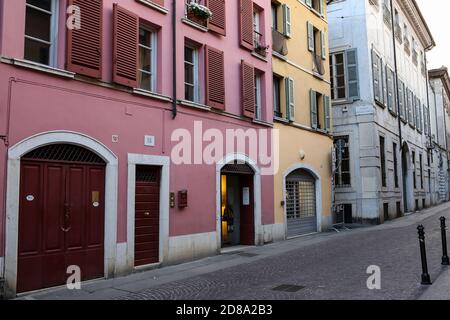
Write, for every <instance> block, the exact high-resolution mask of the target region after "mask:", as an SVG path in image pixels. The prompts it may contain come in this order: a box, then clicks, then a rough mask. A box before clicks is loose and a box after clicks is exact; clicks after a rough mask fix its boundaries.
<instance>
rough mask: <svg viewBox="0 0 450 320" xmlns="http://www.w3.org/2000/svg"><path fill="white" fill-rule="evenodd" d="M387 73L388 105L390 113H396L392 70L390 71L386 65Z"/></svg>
mask: <svg viewBox="0 0 450 320" xmlns="http://www.w3.org/2000/svg"><path fill="white" fill-rule="evenodd" d="M385 70H386V71H385V72H386V87H387V105H388V110H389V111H390V112H394V104H393V97H394V96H393V94H394V92H393V90H392V84H393V79H392V74H391V70H390V69H389V67H388V66H387V65H386V67H385Z"/></svg>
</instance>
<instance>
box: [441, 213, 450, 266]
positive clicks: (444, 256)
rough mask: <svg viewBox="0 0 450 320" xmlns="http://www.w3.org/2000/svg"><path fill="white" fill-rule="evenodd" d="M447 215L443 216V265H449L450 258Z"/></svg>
mask: <svg viewBox="0 0 450 320" xmlns="http://www.w3.org/2000/svg"><path fill="white" fill-rule="evenodd" d="M445 220H446V219H445V217H441V236H442V265H443V266H449V265H450V259H449V257H448V253H447V228H446V226H445Z"/></svg>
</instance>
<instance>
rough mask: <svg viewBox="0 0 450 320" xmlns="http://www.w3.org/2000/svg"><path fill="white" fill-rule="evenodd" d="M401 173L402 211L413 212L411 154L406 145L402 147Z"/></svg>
mask: <svg viewBox="0 0 450 320" xmlns="http://www.w3.org/2000/svg"><path fill="white" fill-rule="evenodd" d="M402 173H403V202H404V211H405V213H406V212H412V211H414V208H415V204H414V177H413V174H414V169H413V166H412V161H411V153H410V149H409V146H408V144H407V143H406V142H405V143H403V147H402Z"/></svg>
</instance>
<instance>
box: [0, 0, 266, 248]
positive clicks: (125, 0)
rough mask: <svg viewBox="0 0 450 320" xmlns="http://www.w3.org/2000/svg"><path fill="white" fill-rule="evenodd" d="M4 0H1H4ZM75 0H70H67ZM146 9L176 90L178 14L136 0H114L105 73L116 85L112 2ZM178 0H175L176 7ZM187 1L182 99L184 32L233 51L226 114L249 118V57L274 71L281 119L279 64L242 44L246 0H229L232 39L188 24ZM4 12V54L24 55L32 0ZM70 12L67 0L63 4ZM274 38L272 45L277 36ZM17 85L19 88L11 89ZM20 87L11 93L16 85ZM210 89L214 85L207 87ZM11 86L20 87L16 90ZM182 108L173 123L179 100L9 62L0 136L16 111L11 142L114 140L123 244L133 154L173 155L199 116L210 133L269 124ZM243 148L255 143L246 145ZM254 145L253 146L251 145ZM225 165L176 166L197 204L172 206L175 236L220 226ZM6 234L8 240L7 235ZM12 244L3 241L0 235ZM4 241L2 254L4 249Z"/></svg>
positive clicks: (177, 184)
mask: <svg viewBox="0 0 450 320" xmlns="http://www.w3.org/2000/svg"><path fill="white" fill-rule="evenodd" d="M0 1H1V0H0ZM64 1H65V0H63V1H61V4H63V2H64ZM116 2H117V3H119V4H120V5H122V6H123V7H125V8H127V9H128V10H131V11H133V12H135V13H138V14H139V15H140V16H141V17H142V19H144V20H147V21H150V22H152V23H153V24H155V25H158V26H160V27H161V31H160V33H159V61H158V65H159V67H158V68H159V75H160V80H159V83H158V92H159V93H161V94H164V95H168V96H170V95H171V94H172V79H171V74H172V65H171V62H172V57H171V54H172V42H171V14H170V12H169V14H162V13H160V12H157V11H155V10H152V9H150V8H148V7H146V6H143V5H142V4H139V3H138V2H136V1H130V0H114V1H113V0H104V8H105V12H104V35H103V45H104V48H103V50H104V51H103V52H104V62H103V75H102V81H103V82H107V83H109V82H110V81H111V78H112V75H111V73H112V50H111V49H110V48H112V7H113V3H116ZM170 2H171V1H166V3H167V4H166V6H167V8H168V9H170V8H169V5H170ZM255 2H256V3H257V4H258V5H259V6H261V7H264V8H265V9H266V10H265V17H264V19H265V20H266V23H265V33H266V35H267V40H270V38H271V37H270V35H271V33H270V32H271V31H270V27H269V26H270V23H268V22H269V21H270V20H269V19H270V2H268V1H264V0H257V1H255ZM178 3H179V5H178V7H177V15H178V18H177V30H178V37H177V43H178V49H177V61H178V62H177V68H178V72H179V73H178V75H179V76H178V79H177V86H178V93H179V97H178V98H179V99H182V98H183V93H184V89H183V74H184V72H183V70H184V66H183V54H184V47H183V43H184V39H185V38H189V39H191V40H194V41H197V42H199V43H202V44H207V45H210V46H212V47H214V48H216V49H220V50H223V51H225V61H226V75H225V77H226V94H227V96H226V99H227V101H226V112H227V113H230V114H234V115H235V116H240V115H241V98H240V91H241V89H240V63H241V60H242V59H244V60H245V61H246V62H248V63H251V64H253V65H254V66H255V67H256V68H258V69H259V70H262V71H264V72H265V73H266V76H265V77H264V81H265V83H264V84H263V87H264V88H265V89H266V90H265V94H264V95H265V96H264V101H265V110H264V111H265V113H264V115H263V119H264V120H266V121H268V122H272V87H271V75H272V71H271V62H270V59H268V61H267V62H264V61H262V60H260V59H257V58H255V57H253V56H252V55H251V54H250V52H248V51H246V50H243V49H241V48H240V47H239V33H238V32H239V31H238V30H239V21H238V1H226V4H227V36H226V37H221V36H216V35H214V34H211V33H204V32H201V31H199V30H197V29H195V28H192V27H191V26H188V25H186V24H184V23H182V22H181V18H182V17H183V16H184V7H183V5H182V1H179V2H178ZM3 4H4V11H3V12H2V16H3V18H4V20H3V22H4V24H3V28H2V30H3V33H2V35H1V37H0V41H1V55H3V56H5V57H11V58H23V49H24V43H23V41H22V39H23V35H24V19H25V15H24V12H25V9H24V8H25V0H14V1H5V2H4V3H3ZM60 14H61V17H64V16H65V15H64V6H61V10H60ZM64 24H65V18H64V19H61V22H60V32H59V45H58V48H59V52H58V67H59V68H64V64H65V60H66V59H65V32H62V28H64ZM267 44H269V43H267ZM9 83H11V86H9ZM9 87H11V90H9ZM203 87H204V85H203ZM9 91H10V92H9ZM9 95H10V96H11V101H10V107H11V113H10V115H9V117H8V114H7V106H8V96H9ZM178 108H179V114H178V117H177V118H176V119H175V120H172V114H171V111H170V110H171V104H170V103H167V102H162V101H159V100H154V99H150V98H145V97H139V96H136V95H132V94H130V93H127V92H124V91H119V90H116V89H112V88H106V87H102V86H99V85H93V84H88V83H85V82H81V81H76V80H66V79H62V78H58V77H55V76H51V75H47V74H43V73H40V72H36V71H30V70H27V69H21V68H16V67H13V66H11V65H8V64H0V135H4V134H8V132H7V130H6V127H7V121H8V118H9V121H10V130H9V136H8V138H9V141H10V145H11V146H12V145H14V144H16V143H18V142H19V141H21V140H23V139H25V138H27V137H29V136H32V135H34V134H37V133H40V132H45V131H51V130H71V131H76V132H81V133H84V134H87V135H89V136H91V137H93V138H95V139H97V140H99V141H100V142H102V143H104V144H105V145H106V146H108V147H109V148H110V149H111V150H112V151H113V152H114V153H115V154H116V155H117V157H118V158H119V199H118V242H125V241H126V200H127V199H126V197H127V194H126V193H127V154H128V153H141V154H149V155H166V156H170V152H171V148H172V146H173V143H171V141H170V138H171V134H172V132H173V130H175V129H179V128H185V129H187V130H189V131H190V132H192V130H193V126H194V121H203V127H204V130H206V129H208V128H216V129H219V130H220V131H222V132H224V131H225V130H226V129H228V128H235V129H236V128H244V129H245V128H261V129H267V127H264V126H260V125H257V124H253V123H251V122H250V121H247V120H244V119H236V118H233V117H229V116H226V115H218V114H215V113H209V112H203V111H198V110H195V109H191V108H189V107H182V106H179V107H178ZM112 135H119V143H112V140H111V136H112ZM144 135H154V136H155V137H156V141H157V145H156V147H154V148H149V147H145V146H144V145H143V139H144ZM242 151H243V152H244V151H245V150H242ZM247 151H248V150H247ZM5 157H6V150H5V147H4V145H3V143H2V142H1V141H0V177H1V181H2V182H3V181H4V178H5V177H4V166H5V163H4V159H5ZM215 169H216V168H215V165H192V166H176V165H172V166H171V180H170V190H171V191H173V192H177V191H179V190H182V189H188V191H189V208H186V209H185V210H182V211H180V210H178V209H171V211H170V235H171V236H175V235H187V234H193V233H202V232H210V231H215V227H216V224H215V223H216V222H215V214H216V212H215V211H216V190H215V189H216V187H215V183H216V180H215ZM4 194H5V190H4V186H3V183H1V184H0V201H1V203H4ZM262 199H263V203H262V210H263V211H262V215H263V224H271V223H273V222H274V216H273V215H274V213H273V207H274V206H273V177H272V176H265V177H263V178H262ZM4 218H5V212H4V209H3V207H2V214H1V215H0V230H3V231H4ZM2 238H3V237H0V239H2ZM0 241H2V240H0ZM3 248H4V244H3V242H2V243H0V256H2V255H3Z"/></svg>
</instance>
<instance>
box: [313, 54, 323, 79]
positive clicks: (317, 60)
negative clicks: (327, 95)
mask: <svg viewBox="0 0 450 320" xmlns="http://www.w3.org/2000/svg"><path fill="white" fill-rule="evenodd" d="M313 57H314V69H313V71H314V72H316V73H318V74H320V75H321V76H323V75H324V74H325V66H324V63H323V59H322V57H321V56H319V55H317V54H314V55H313Z"/></svg>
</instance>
